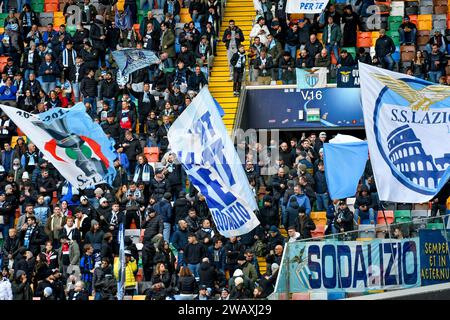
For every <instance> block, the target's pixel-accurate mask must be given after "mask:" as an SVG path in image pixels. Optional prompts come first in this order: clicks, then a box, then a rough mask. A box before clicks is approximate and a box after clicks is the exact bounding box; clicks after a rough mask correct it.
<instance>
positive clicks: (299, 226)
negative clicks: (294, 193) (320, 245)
mask: <svg viewBox="0 0 450 320" xmlns="http://www.w3.org/2000/svg"><path fill="white" fill-rule="evenodd" d="M315 229H316V225H315V224H314V221H312V220H311V218H310V217H309V216H307V215H304V216H303V217H300V216H299V217H298V218H297V221H296V224H295V230H296V231H297V232H299V233H300V235H301V238H302V239H310V238H311V231H312V230H315Z"/></svg>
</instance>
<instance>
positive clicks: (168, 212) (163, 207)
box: [153, 192, 172, 242]
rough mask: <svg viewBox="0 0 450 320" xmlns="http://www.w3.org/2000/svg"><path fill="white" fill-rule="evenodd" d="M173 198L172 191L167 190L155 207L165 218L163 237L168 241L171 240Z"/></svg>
mask: <svg viewBox="0 0 450 320" xmlns="http://www.w3.org/2000/svg"><path fill="white" fill-rule="evenodd" d="M171 199H172V194H171V193H170V192H166V193H164V196H163V198H162V199H161V200H160V201H159V202H158V203H156V204H155V205H154V207H153V208H154V209H155V210H156V212H157V213H158V214H159V215H160V216H161V217H162V219H163V223H164V230H163V237H164V240H165V241H167V242H169V240H170V230H171V229H172V205H171V204H170V200H171Z"/></svg>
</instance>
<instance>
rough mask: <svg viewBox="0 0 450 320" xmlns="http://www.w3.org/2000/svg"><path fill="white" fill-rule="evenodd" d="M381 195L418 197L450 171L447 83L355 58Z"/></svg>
mask: <svg viewBox="0 0 450 320" xmlns="http://www.w3.org/2000/svg"><path fill="white" fill-rule="evenodd" d="M359 72H360V77H361V98H362V105H363V114H364V124H365V129H366V136H367V141H368V143H369V152H370V159H371V163H372V168H373V172H374V177H375V182H376V184H377V186H378V195H379V197H380V200H381V201H392V202H406V203H422V202H427V201H428V200H430V199H431V198H432V197H433V196H434V195H435V194H436V193H438V192H439V190H440V189H441V188H442V186H443V185H444V184H445V182H446V181H447V180H448V178H449V177H450V143H449V141H450V87H448V86H441V85H436V84H433V83H430V82H427V81H424V80H422V79H419V78H415V77H411V76H407V75H405V74H400V73H396V72H391V71H389V70H385V69H380V68H376V67H372V66H369V65H366V64H362V63H360V64H359Z"/></svg>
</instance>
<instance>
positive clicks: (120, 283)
mask: <svg viewBox="0 0 450 320" xmlns="http://www.w3.org/2000/svg"><path fill="white" fill-rule="evenodd" d="M124 235H125V230H124V227H123V223H121V224H120V225H119V234H118V239H117V240H118V242H119V257H118V259H119V270H118V275H119V276H118V279H117V300H123V297H124V295H125V265H126V261H125V240H124Z"/></svg>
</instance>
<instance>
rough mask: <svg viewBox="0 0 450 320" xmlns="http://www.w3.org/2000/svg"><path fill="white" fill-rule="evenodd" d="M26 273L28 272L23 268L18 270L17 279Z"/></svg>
mask: <svg viewBox="0 0 450 320" xmlns="http://www.w3.org/2000/svg"><path fill="white" fill-rule="evenodd" d="M24 274H26V272H25V271H23V270H17V272H16V279H20V277H21V276H22V275H24Z"/></svg>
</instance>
